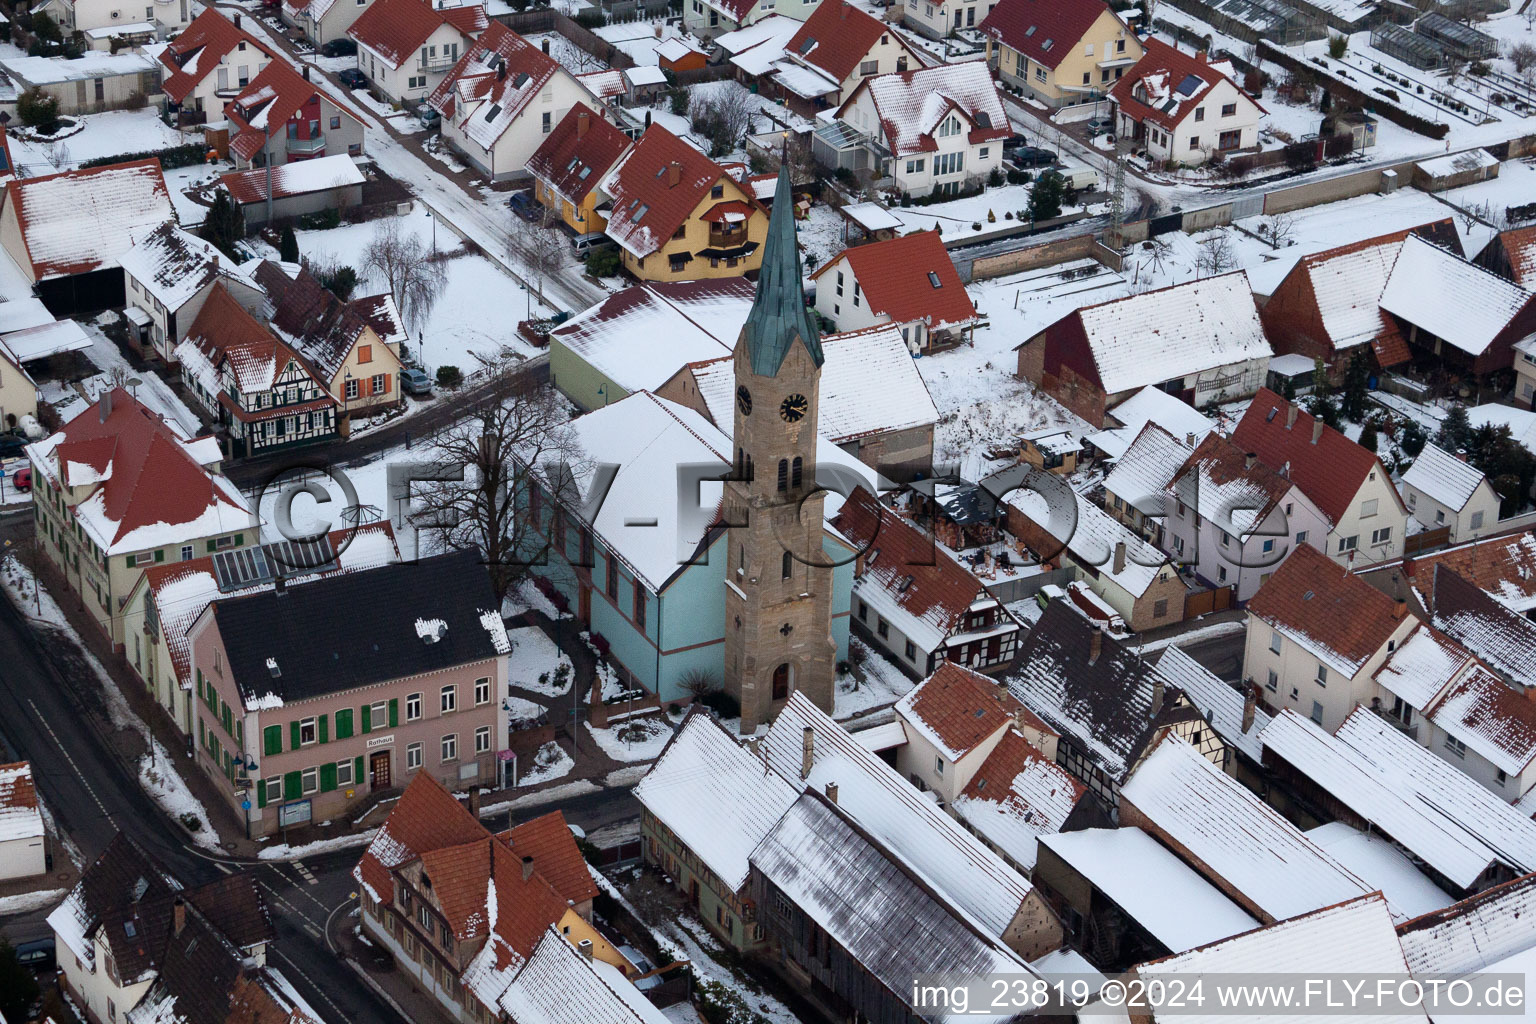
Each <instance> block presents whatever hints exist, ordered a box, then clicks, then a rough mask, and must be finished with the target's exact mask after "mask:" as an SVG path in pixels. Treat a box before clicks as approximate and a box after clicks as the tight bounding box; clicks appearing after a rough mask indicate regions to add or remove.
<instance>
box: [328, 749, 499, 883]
mask: <svg viewBox="0 0 1536 1024" xmlns="http://www.w3.org/2000/svg"><path fill="white" fill-rule="evenodd" d="M486 835H487V833H486V829H485V826H484V825H482V824H480V822H479V821H478V820H477V819H476V818H475V816H474V815H473V814H470V813H469V811H468V810H466V809H465V808H464V805H463V804H461V803H459V801H458V800H456V799H454V797H453V794H451V793H449V792H448V791H447V790H446V789H444V788H443V784H442V783H440V782H438V781H437V780H436V779H434V778H432V777H431V776H430V775H429V774H427V773H426V772H418V773H417V775H416V777H415V778H414V779H412V780H411V784H410V785H408V786H406V787H405V792H404V793H403V794H402V795H401V797H400V802H399V803H397V804H395V808H394V810H392V811H390V812H389V817H388V818H387V819H385V821H384V825H383V827H381V828H380V829H379V831H378V833H377V834H375V835H374V837H373V841H372V842H371V843H369V844H368V849H367V851H366V852H364V854H363V859H362V860H361V861H360V862H359V863H358V865H357V867H356V869H354V872H353V873H354V874H355V875H356V877H357V880H358V881H359V882H361V883H362V884H363V885H365V886H367V887H368V888H369V889H370V890H372V891H371V894H370V895H372V896H373V897H374V898H375V899H378V900H381V901H383V902H386V903H387V902H391V901H393V900H394V898H395V884H394V881H393V880H392V879H391V878H390V874H389V873H390V871H392V870H393V869H395V868H397V867H399V866H400V865H402V864H407V863H409V862H410V861H413V860H415V859H416V858H417V857H419V856H421V855H422V854H423V853H425V852H426V851H428V850H438V849H442V848H444V847H449V846H459V845H462V844H464V843H472V842H474V841H475V840H477V839H483V838H485V837H486Z"/></svg>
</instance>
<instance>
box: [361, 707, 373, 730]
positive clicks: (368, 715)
mask: <svg viewBox="0 0 1536 1024" xmlns="http://www.w3.org/2000/svg"><path fill="white" fill-rule="evenodd" d="M370 732H373V708H371V707H369V706H368V705H367V704H364V705H363V735H365V736H366V735H367V734H368V733H370Z"/></svg>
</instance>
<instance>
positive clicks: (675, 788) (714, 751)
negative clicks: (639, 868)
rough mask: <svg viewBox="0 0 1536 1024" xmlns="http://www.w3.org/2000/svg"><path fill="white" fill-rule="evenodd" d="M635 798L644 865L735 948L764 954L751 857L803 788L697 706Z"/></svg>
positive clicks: (691, 710)
mask: <svg viewBox="0 0 1536 1024" xmlns="http://www.w3.org/2000/svg"><path fill="white" fill-rule="evenodd" d="M634 793H635V799H636V800H638V801H639V802H640V807H641V814H640V835H641V838H642V840H643V841H644V846H643V850H642V853H643V856H644V858H645V862H646V863H647V864H650V865H652V866H654V867H655V868H656V869H657V870H658V871H661V872H662V873H664V874H665V875H666V877H668V878H670V879H671V880H672V884H673V885H675V886H676V887H677V888H678V890H679V891H681V892H682V893H684V894H685V895H686V896H687V898H688V902H689V903H690V904H691V905H692V906H693V908H694V909H695V910H696V911H697V912H698V915H699V920H700V921H702V922H703V923H704V927H706V928H708V929H709V930H710V931H711V932H713V933H715V934H716V935H717V936H719V937H720V939H721V941H723V942H725V943H727V944H728V945H729V946H730V948H732V949H736V950H741V951H743V952H746V951H751V950H757V949H761V948H762V946H763V944H764V943H765V942H766V941H767V935H766V933H765V932H764V931H763V926H762V923H761V908H760V907H759V906H758V905H757V903H756V901H754V900H753V899H752V895H751V891H750V888H749V887H748V882H749V880H750V874H751V871H750V867H749V865H748V863H747V858H748V857H749V856H750V855H751V853H752V850H753V848H754V847H755V846H757V844H758V843H760V842H761V841H762V840H763V837H764V836H766V835H767V834H768V832H769V830H770V829H772V828H773V826H774V824H775V823H776V822H777V821H778V820H779V819H780V818H782V817H783V816H784V813H785V812H786V811H788V810H789V808H790V805H791V804H793V803H794V802H795V800H796V798H797V797H798V796H799V795H800V790H799V789H798V788H797V787H796V786H793V785H791V784H790V783H789V781H788V780H787V779H785V778H784V777H782V776H781V775H779V774H778V773H777V772H775V771H774V770H773V769H771V768H769V767H768V766H767V765H766V764H764V763H763V761H762V760H761V758H759V757H758V756H757V755H755V754H753V753H752V752H751V751H749V750H748V749H747V748H746V747H744V746H742V745H740V744H739V743H737V742H736V740H735V738H734V737H733V736H732V735H731V734H730V733H729V732H727V731H726V730H725V727H724V726H722V725H721V724H720V723H719V722H717V721H716V720H715V719H714V718H713V717H712V716H711V715H710V714H709V713H708V712H707V711H706V710H705V709H704V708H703V707H702V706H699V705H695V706H694V707H692V708H691V709H690V710H689V712H688V715H687V717H685V718H684V719H683V724H682V725H681V726H679V727H678V730H677V733H676V734H675V735H674V736H673V737H672V738H671V739H670V740H668V741H667V745H666V747H665V748H664V749H663V750H662V752H661V756H659V757H658V758H657V759H656V763H655V764H654V765H652V766H651V770H650V771H648V772H647V773H646V775H645V778H643V779H641V780H640V783H639V785H637V786H636V787H635V789H634Z"/></svg>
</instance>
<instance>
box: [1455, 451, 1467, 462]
mask: <svg viewBox="0 0 1536 1024" xmlns="http://www.w3.org/2000/svg"><path fill="white" fill-rule="evenodd" d="M1456 458H1458V459H1460V460H1461V461H1462V462H1466V461H1467V450H1466V449H1465V448H1457V449H1456Z"/></svg>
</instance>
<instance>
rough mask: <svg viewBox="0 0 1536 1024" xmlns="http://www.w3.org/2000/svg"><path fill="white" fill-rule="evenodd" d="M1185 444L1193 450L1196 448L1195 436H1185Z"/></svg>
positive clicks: (1192, 434)
mask: <svg viewBox="0 0 1536 1024" xmlns="http://www.w3.org/2000/svg"><path fill="white" fill-rule="evenodd" d="M1184 443H1185V444H1187V445H1189V446H1190V447H1191V448H1193V447H1194V446H1195V435H1194V433H1193V432H1191V433H1188V434H1185V435H1184Z"/></svg>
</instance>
